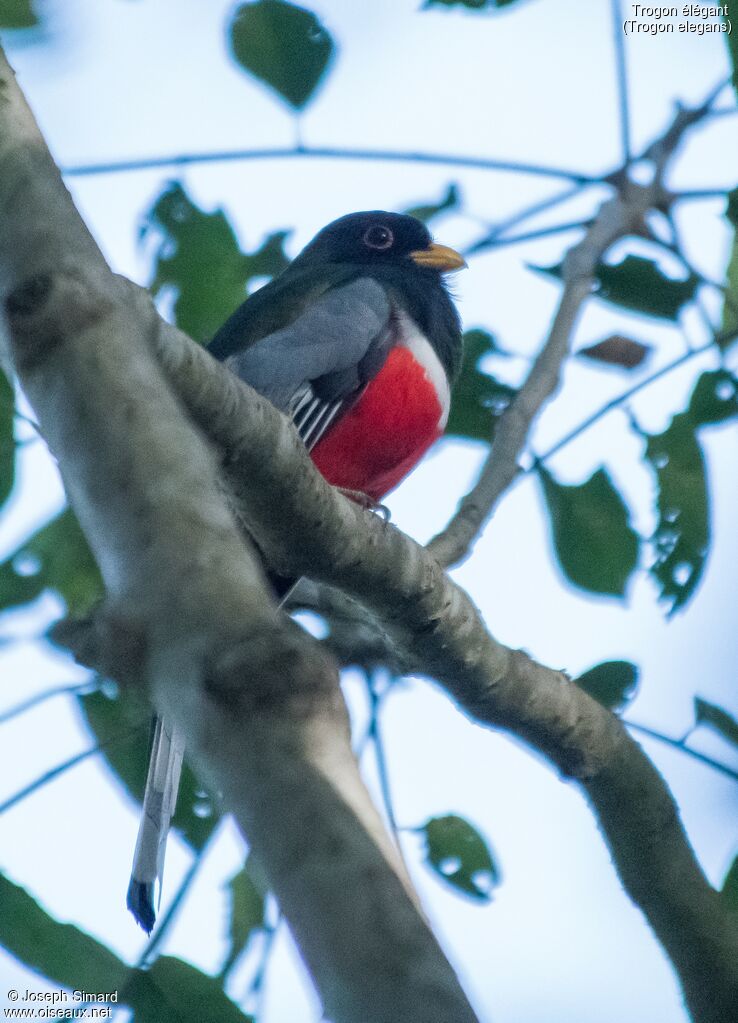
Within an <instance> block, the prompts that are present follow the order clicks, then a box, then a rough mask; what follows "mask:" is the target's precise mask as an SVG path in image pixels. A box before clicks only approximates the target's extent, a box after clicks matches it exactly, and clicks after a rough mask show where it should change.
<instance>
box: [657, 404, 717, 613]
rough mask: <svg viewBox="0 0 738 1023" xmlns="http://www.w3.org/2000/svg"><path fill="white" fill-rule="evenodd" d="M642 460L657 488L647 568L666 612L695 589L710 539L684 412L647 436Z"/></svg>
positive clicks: (698, 460) (702, 482) (701, 479)
mask: <svg viewBox="0 0 738 1023" xmlns="http://www.w3.org/2000/svg"><path fill="white" fill-rule="evenodd" d="M646 460H647V461H648V462H649V463H650V465H651V468H652V469H653V472H654V474H655V477H656V485H657V488H658V496H657V499H656V510H657V514H658V523H657V526H656V530H655V532H654V534H653V536H652V538H651V539H652V542H653V544H654V553H655V559H654V562H653V564H652V565H651V566H650V568H649V572H650V573H651V575H652V576H653V578H654V579H655V580H656V583H657V585H658V588H659V599H660V600H663V601H665V602H666V603H667V604H668V605H669V606H668V614H670V615H671V614H673V613H674V612H675V611H677V610H678V609H679V608H680V607H683V606H684V604H686V602H687V601H688V600H689V598H690V597H691V596H692V594H693V593H694V592H695V590H696V588H697V584H698V583H699V581H700V579H701V577H702V572H703V570H704V567H705V560H706V558H707V552H708V549H709V544H710V500H709V495H708V490H707V479H706V476H705V460H704V458H703V455H702V448H701V447H700V445H699V442H698V440H697V436H696V434H695V429H694V423H693V422H692V421H691V419H690V417H689V415H688V414H687V413H686V412H682V413H679V415H676V416H674V418H673V419H672V421H671V424H670V425H669V427H668V428H667V429H666V430H664V432H663V433H660V434H656V435H654V436H648V438H647V441H646Z"/></svg>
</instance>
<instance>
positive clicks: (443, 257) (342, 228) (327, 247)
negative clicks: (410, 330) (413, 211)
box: [293, 210, 464, 274]
mask: <svg viewBox="0 0 738 1023" xmlns="http://www.w3.org/2000/svg"><path fill="white" fill-rule="evenodd" d="M311 263H356V264H359V265H361V266H370V267H378V266H382V265H384V266H387V265H394V266H398V265H405V266H408V265H409V266H410V267H412V266H413V265H414V266H416V267H422V268H423V269H424V270H430V271H435V272H436V273H439V274H440V273H444V272H446V271H449V270H458V269H460V268H461V267H462V266H464V260H463V258H462V257H461V256H460V255H459V254H458V252H455V251H454V250H453V249H450V248H448V247H447V246H445V245H438V244H436V243H434V242H433V239H432V238H431V235H430V232H429V231H428V228H427V227H426V226H425V224H423V223H422V222H421V221H420V220H417V219H416V218H415V217H409V216H407V215H406V214H403V213H387V212H385V211H384V210H370V211H368V212H365V213H349V214H348V215H347V216H345V217H340V218H339V219H338V220H334V221H333V223H332V224H329V225H328V226H327V227H324V228H323V230H322V231H320V233H319V234H317V235H316V236H315V238H313V240H312V241H311V242H310V244H309V245H307V246H306V247H305V248H304V249H303V250H302V252H301V253H300V255H299V256H298V257H297V259H296V260H295V261H294V264H293V265H298V266H307V265H308V264H311Z"/></svg>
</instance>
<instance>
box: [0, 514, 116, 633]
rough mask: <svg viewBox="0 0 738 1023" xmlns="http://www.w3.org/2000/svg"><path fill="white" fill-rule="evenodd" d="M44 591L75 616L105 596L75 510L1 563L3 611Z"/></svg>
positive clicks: (42, 531) (0, 594)
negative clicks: (61, 601) (60, 601)
mask: <svg viewBox="0 0 738 1023" xmlns="http://www.w3.org/2000/svg"><path fill="white" fill-rule="evenodd" d="M44 590H53V591H54V592H55V593H56V594H57V595H58V596H59V597H61V599H62V600H63V601H64V603H65V605H66V608H67V611H68V613H69V614H70V615H72V616H75V617H77V616H80V615H83V614H85V613H86V612H87V611H89V610H90V608H91V607H92V606H93V604H95V603H96V602H97V601H98V600H99V599H100V598H101V597H102V593H103V585H102V580H101V578H100V572H99V570H98V567H97V565H96V564H95V560H94V558H93V557H92V553H91V551H90V548H89V545H88V543H87V540H86V539H85V536H84V534H83V532H82V530H81V529H80V527H79V524H78V522H77V519H76V518H75V516H74V513H73V512H72V510H71V508H67V509H66V510H65V511H63V512H62V513H61V514H60V515H57V517H56V518H55V519H52V520H51V522H49V523H47V524H46V525H45V526H44V527H43V528H42V529H40V530H39V531H38V532H37V533H35V534H34V535H33V536H32V537H31V538H30V539H29V540H26V541H25V542H24V543H22V544H20V546H19V547H18V548H17V549H16V550H15V551H14V552H13V553H12V554H11V555H10V556H9V557H8V558H7V559H6V561H4V562H3V563H2V564H0V608H7V607H16V606H17V605H19V604H26V603H28V602H30V601H32V600H35V599H36V597H38V596H40V595H41V594H42V593H43V592H44Z"/></svg>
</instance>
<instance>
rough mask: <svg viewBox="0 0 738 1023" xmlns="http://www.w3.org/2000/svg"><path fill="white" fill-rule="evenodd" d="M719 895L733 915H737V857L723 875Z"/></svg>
mask: <svg viewBox="0 0 738 1023" xmlns="http://www.w3.org/2000/svg"><path fill="white" fill-rule="evenodd" d="M720 894H721V895H722V896H723V898H724V899H725V901H726V903H727V904H728V906H729V908H730V909H732V910H733V912H734V913H738V856H736V858H735V859H734V860H733V862H732V863H731V865H730V869H729V870H728V873H727V874H726V875H725V880H724V881H723V887H722V889H721V891H720Z"/></svg>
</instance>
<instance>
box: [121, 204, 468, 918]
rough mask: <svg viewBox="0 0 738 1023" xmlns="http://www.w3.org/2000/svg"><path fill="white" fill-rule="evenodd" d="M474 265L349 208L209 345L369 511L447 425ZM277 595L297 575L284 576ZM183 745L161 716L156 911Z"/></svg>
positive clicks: (417, 226) (151, 826) (140, 870)
mask: <svg viewBox="0 0 738 1023" xmlns="http://www.w3.org/2000/svg"><path fill="white" fill-rule="evenodd" d="M465 265H466V263H465V261H464V258H463V257H462V256H461V255H460V254H459V253H458V252H457V251H456V250H455V249H452V248H449V247H448V246H445V245H441V244H438V243H437V242H434V241H433V238H432V236H431V234H430V231H429V230H428V228H427V226H426V225H425V224H424V223H423V222H422V221H420V220H418V219H416V218H415V217H413V216H410V215H408V214H402V213H391V212H387V211H384V210H369V211H365V212H359V213H350V214H347V215H346V216H343V217H340V218H339V219H338V220H335V221H333V222H332V223H330V224H328V226H327V227H324V228H323V229H322V230H321V231H320V232H319V233H318V234H317V235H316V236H315V237H314V238H313V240H312V241H311V242H310V243H309V244H308V245H307V246H306V247H305V248H304V249H303V250H302V251H301V252H300V253H299V254H298V255H297V257H296V258H295V259H294V260H292V262H291V263H290V264H289V265H288V266H287V268H286V269H285V270H284V271H283V272H282V273H281V274H280V275H279V276H277V277H275V278H274V279H273V280H272V281H270V282H269V283H268V284H266V285H264V286H263V287H262V288H260V289H258V290H257V291H255V292H254V293H253V294H252V295H250V296H249V297H248V298H247V299H246V300H245V301H244V302H243V304H242V305H241V306H240V307H239V308H238V309H237V310H236V311H235V312H234V313H233V314H232V316H231V317H230V318H229V319H228V320H227V321H226V322H225V323H224V325H223V326H222V327H221V328H220V329H219V330H218V331H217V333H216V334H215V335H214V337H213V338H212V340H211V342H210V344H209V345H208V346H207V347H208V350H209V352H210V353H211V354H212V355H213V356H214V357H215V358H216V359H218V360H220V361H222V362H224V363H225V365H226V366H227V367H228V368H229V369H230V370H231V371H232V372H233V373H235V374H236V375H237V376H238V377H240V378H241V379H242V380H244V381H245V382H246V383H247V384H249V385H250V386H251V387H253V388H254V389H255V390H256V391H257V392H259V393H260V394H261V395H263V396H264V397H265V398H267V399H268V400H269V401H270V402H272V404H273V405H275V406H276V408H278V409H279V410H280V411H281V412H283V413H284V414H285V415H287V416H289V417H290V418H291V420H292V422H293V424H294V426H295V428H296V430H297V432H298V434H299V436H300V438H301V439H302V441H303V443H304V444H305V447H306V448H307V449H308V451H309V453H310V457H311V459H312V461H313V463H314V464H315V466H316V467H317V468H318V470H319V471H320V472H321V474H322V475H323V477H324V478H325V479H326V480H327V482H328V483H330V484H332V485H333V486H335V487H338V488H340V489H341V490H342V491H344V492H345V493H346V494H347V495H348V496H349V497H351V498H353V499H354V500H357V501H360V502H362V503H365V504H366V505H367V506H369V507H373V506H377V505H378V504H379V502H380V501H381V500H382V499H383V498H384V497H385V496H386V495H387V494H388V493H389V492H390V491H391V490H393V489H394V488H395V487H396V486H397V485H398V484H399V483H400V482H401V481H402V480H403V479H404V478H405V477H406V476H407V475H408V473H409V472H410V471H411V470H412V469H413V468H414V467H415V466H416V465H417V463H418V462H419V461H420V460H421V458H422V457H423V455H424V454H425V453H426V451H427V450H428V448H429V447H430V446H431V445H432V444H433V442H434V441H435V440H437V439H438V438H439V437H440V436H441V435H442V433H443V431H444V428H445V426H446V422H447V419H448V415H449V409H450V401H451V389H452V386H453V383H454V381H455V380H456V378H457V376H458V374H459V371H460V367H461V361H462V353H463V341H462V332H461V321H460V317H459V313H458V311H457V309H456V306H455V304H454V302H453V301H452V298H451V296H450V294H449V290H448V285H447V281H446V275H447V274H448V273H450V272H452V271H456V270H460V269H461V268H462V267H464V266H465ZM271 578H272V583H273V587H274V590H275V597H276V598H277V599H278V600H279V599H280V598H283V596H284V594H285V592H286V591H287V590H288V589H289V588H290V587H291V585H292V584H293V583H294V580H289V581H285V580H280V579H279V578H278V577H276V576H272V577H271ZM183 756H184V743H183V741H182V737H181V735H180V733H179V731H178V730H177V728H176V726H173V725H172V724H171V723H169V722H166V721H163V720H162V719H161V718H155V719H154V725H153V730H152V739H151V748H150V758H149V770H148V775H147V780H146V788H145V792H144V799H143V807H142V815H141V824H140V827H139V833H138V839H137V842H136V850H135V853H134V862H133V869H132V873H131V880H130V884H129V888H128V896H127V905H128V908H129V909H130V910H131V912H132V913H133V916H134V917H135V919H136V921H137V922H138V923H139V924H140V925H141V927H142V928H143V929H144V930H145V931H147V933H150V932H151V930H152V929H153V926H154V922H155V919H156V904H155V893H156V890H157V886H158V892H159V895H160V894H161V883H162V877H163V867H164V852H165V848H166V839H167V834H168V831H169V824H170V820H171V817H172V815H173V813H174V809H175V804H176V797H177V788H178V785H179V775H180V769H181V765H182V759H183Z"/></svg>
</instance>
